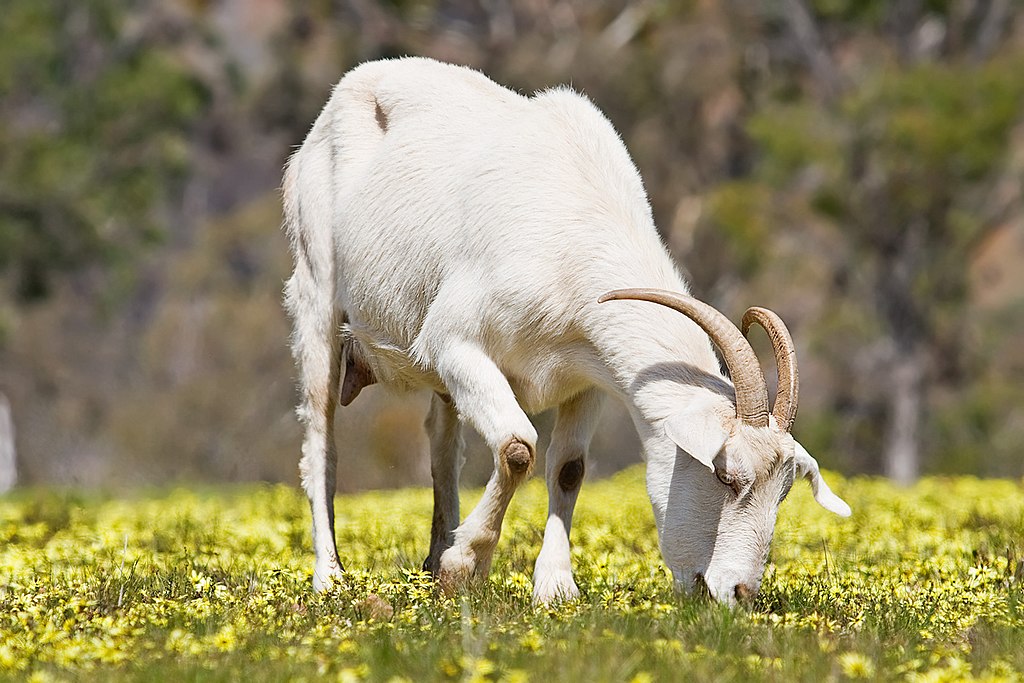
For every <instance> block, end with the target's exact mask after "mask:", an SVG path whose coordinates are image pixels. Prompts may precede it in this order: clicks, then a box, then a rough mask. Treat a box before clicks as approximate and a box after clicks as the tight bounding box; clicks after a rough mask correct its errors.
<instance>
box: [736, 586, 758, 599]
mask: <svg viewBox="0 0 1024 683" xmlns="http://www.w3.org/2000/svg"><path fill="white" fill-rule="evenodd" d="M734 592H735V594H736V599H737V600H738V601H739V602H750V601H751V600H753V599H754V596H756V595H757V588H751V587H750V586H748V585H747V584H745V583H740V584H737V585H736V588H735V589H734Z"/></svg>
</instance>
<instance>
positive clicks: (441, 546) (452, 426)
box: [423, 393, 465, 576]
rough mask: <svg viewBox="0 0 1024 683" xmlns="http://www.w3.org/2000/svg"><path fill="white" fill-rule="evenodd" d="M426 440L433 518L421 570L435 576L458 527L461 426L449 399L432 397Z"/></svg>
mask: <svg viewBox="0 0 1024 683" xmlns="http://www.w3.org/2000/svg"><path fill="white" fill-rule="evenodd" d="M425 426H426V428H427V434H428V435H429V437H430V475H431V479H432V480H433V484H434V519H433V522H432V523H431V525H430V553H429V554H428V555H427V559H426V560H425V561H424V562H423V569H424V570H426V571H428V572H430V573H431V574H433V575H434V576H437V574H438V571H440V569H441V554H442V553H444V551H445V550H447V549H448V548H450V547H452V544H453V543H454V540H455V535H454V532H455V527H457V526H458V525H459V473H460V472H461V470H462V463H463V462H464V459H465V456H464V455H463V452H462V451H463V445H464V444H463V440H462V424H461V423H460V422H459V416H458V413H457V412H456V410H455V405H454V403H453V402H452V399H451V397H450V396H441V395H440V394H436V393H435V394H434V395H433V396H432V397H431V401H430V412H429V413H428V414H427V420H426V424H425Z"/></svg>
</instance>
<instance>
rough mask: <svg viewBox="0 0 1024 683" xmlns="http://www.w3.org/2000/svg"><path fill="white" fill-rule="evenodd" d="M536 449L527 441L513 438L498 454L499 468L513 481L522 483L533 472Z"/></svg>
mask: <svg viewBox="0 0 1024 683" xmlns="http://www.w3.org/2000/svg"><path fill="white" fill-rule="evenodd" d="M536 459H537V458H536V456H535V455H534V449H533V447H532V446H530V445H529V444H528V443H526V442H525V441H522V440H520V439H515V438H513V439H512V440H510V441H509V442H508V443H507V444H505V445H504V446H502V448H501V451H500V452H499V453H498V463H497V464H498V467H500V468H501V469H502V471H503V472H504V473H505V474H506V475H508V476H509V477H511V478H512V479H514V480H516V481H517V482H518V481H521V480H523V479H525V478H527V477H528V476H530V472H532V471H533V464H534V462H535V461H536Z"/></svg>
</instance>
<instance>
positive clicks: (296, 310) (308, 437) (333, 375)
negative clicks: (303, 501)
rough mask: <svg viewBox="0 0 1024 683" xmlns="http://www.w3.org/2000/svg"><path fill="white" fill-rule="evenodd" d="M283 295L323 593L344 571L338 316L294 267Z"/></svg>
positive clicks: (318, 586)
mask: <svg viewBox="0 0 1024 683" xmlns="http://www.w3.org/2000/svg"><path fill="white" fill-rule="evenodd" d="M286 292H287V296H286V303H287V306H288V309H289V311H290V312H291V315H292V321H293V328H294V329H293V333H292V353H293V354H294V356H295V362H296V364H297V366H298V370H299V377H300V381H301V385H302V386H301V391H302V394H301V398H300V403H299V407H298V411H297V412H298V415H299V419H300V420H302V422H303V424H304V425H305V428H306V429H305V436H304V437H303V440H302V459H301V460H300V462H299V473H300V474H301V476H302V487H303V488H304V489H305V491H306V495H307V496H308V498H309V506H310V511H311V512H312V516H313V550H314V552H315V553H316V565H315V567H314V570H313V588H314V590H317V591H322V590H324V589H326V588H329V587H330V585H331V580H332V579H335V578H340V577H341V575H342V572H343V568H342V566H341V562H340V561H339V560H338V549H337V545H336V542H335V537H334V490H335V486H336V483H337V481H336V472H337V451H336V450H335V448H336V447H335V442H334V410H335V407H336V405H337V401H338V381H339V379H340V377H339V375H340V372H341V355H342V354H341V338H340V335H339V328H338V323H339V316H338V314H337V310H336V309H335V307H334V302H333V300H331V297H330V296H329V295H325V293H324V292H321V291H318V290H317V288H316V284H315V283H313V282H311V281H310V278H309V277H308V273H302V272H300V271H299V269H298V268H297V269H296V272H295V274H293V275H292V277H291V279H290V280H289V281H288V285H287V289H286Z"/></svg>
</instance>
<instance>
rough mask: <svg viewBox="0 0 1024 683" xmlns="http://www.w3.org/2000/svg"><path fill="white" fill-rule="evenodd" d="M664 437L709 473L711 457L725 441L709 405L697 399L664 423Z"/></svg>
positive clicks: (716, 417)
mask: <svg viewBox="0 0 1024 683" xmlns="http://www.w3.org/2000/svg"><path fill="white" fill-rule="evenodd" d="M665 434H667V435H668V438H670V439H672V442H673V443H674V444H675V445H676V446H679V447H680V448H681V449H683V450H684V451H686V452H687V453H689V454H690V455H691V456H692V457H693V459H694V460H696V461H698V462H700V463H701V464H703V465H704V466H705V467H707V468H708V469H709V470H711V471H712V472H714V471H715V465H714V460H715V456H716V455H718V453H719V451H721V450H722V446H724V445H725V440H726V439H727V438H729V434H728V432H726V431H725V427H724V425H722V420H721V418H720V417H719V416H718V414H717V413H716V412H715V410H714V409H713V408H712V406H711V403H710V402H709V401H702V400H700V399H698V400H697V401H696V402H694V403H692V404H691V405H689V406H687V407H686V408H685V409H684V410H681V411H679V412H678V413H675V414H674V415H672V416H671V417H669V418H668V419H667V420H665Z"/></svg>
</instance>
